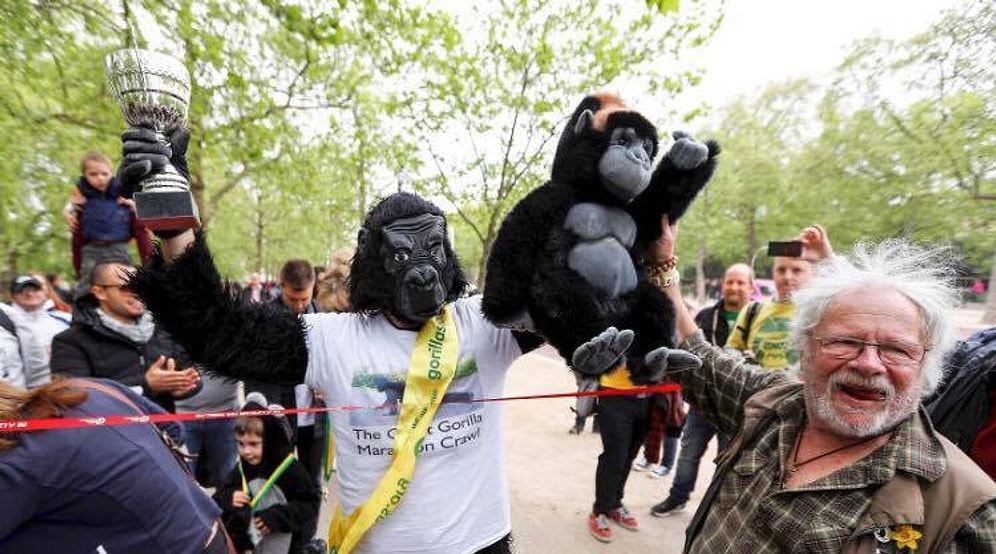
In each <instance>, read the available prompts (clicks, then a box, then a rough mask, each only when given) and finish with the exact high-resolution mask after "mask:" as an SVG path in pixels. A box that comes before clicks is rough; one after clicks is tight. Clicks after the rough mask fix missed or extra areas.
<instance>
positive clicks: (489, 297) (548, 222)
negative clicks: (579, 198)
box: [481, 183, 573, 325]
mask: <svg viewBox="0 0 996 554" xmlns="http://www.w3.org/2000/svg"><path fill="white" fill-rule="evenodd" d="M572 198H573V195H572V193H571V191H570V189H568V188H567V187H561V186H556V185H555V184H553V183H547V184H546V185H544V186H542V187H540V188H538V189H536V190H534V191H532V192H531V193H529V195H527V196H526V197H525V198H523V199H522V201H520V202H519V203H518V204H516V205H515V207H514V208H512V211H511V212H509V214H508V216H506V217H505V220H504V221H503V222H502V225H501V229H499V231H498V236H497V237H496V238H495V241H494V244H492V246H491V252H490V253H489V255H488V265H487V277H486V281H485V285H484V299H483V300H482V303H481V308H482V311H483V312H484V316H485V317H487V318H488V320H490V321H491V322H492V323H494V324H496V325H502V324H504V323H508V322H509V321H511V320H513V319H514V318H515V317H517V316H518V315H519V314H520V313H522V312H524V311H526V309H527V306H528V305H529V287H530V286H531V285H532V282H533V274H534V273H535V272H536V260H537V258H540V257H543V256H546V255H547V254H546V253H545V247H546V244H545V243H546V241H547V239H548V237H549V235H550V229H551V228H552V227H553V226H554V225H558V224H559V225H563V222H564V218H565V217H566V214H567V210H568V209H569V208H570V204H571V200H572Z"/></svg>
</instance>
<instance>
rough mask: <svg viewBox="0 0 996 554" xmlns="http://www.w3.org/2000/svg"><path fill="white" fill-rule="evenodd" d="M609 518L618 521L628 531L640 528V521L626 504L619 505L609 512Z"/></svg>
mask: <svg viewBox="0 0 996 554" xmlns="http://www.w3.org/2000/svg"><path fill="white" fill-rule="evenodd" d="M609 519H611V520H612V521H614V522H616V523H618V524H619V526H620V527H622V528H623V529H626V530H627V531H637V530H639V528H640V522H639V521H637V520H636V516H634V515H633V514H631V513H629V510H627V509H626V506H619V507H618V508H616V509H615V510H612V511H611V512H609Z"/></svg>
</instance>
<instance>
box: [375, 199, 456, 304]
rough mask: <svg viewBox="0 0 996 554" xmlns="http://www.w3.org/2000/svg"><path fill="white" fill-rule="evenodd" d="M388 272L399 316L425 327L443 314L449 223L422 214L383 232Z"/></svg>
mask: <svg viewBox="0 0 996 554" xmlns="http://www.w3.org/2000/svg"><path fill="white" fill-rule="evenodd" d="M381 235H382V242H381V254H382V256H383V259H384V271H386V272H387V274H388V275H390V276H391V277H392V279H393V280H394V284H395V287H396V288H395V293H394V308H395V310H396V312H395V314H394V315H395V316H397V317H400V318H401V319H403V320H404V321H405V323H422V322H425V321H426V320H427V319H429V318H430V317H432V316H434V315H436V314H438V313H439V310H440V309H441V308H442V307H443V302H444V301H445V300H446V287H445V286H444V285H443V270H444V268H445V267H446V250H445V248H443V244H444V243H445V242H446V220H445V219H443V218H442V217H440V216H438V215H433V214H422V215H417V216H414V217H406V218H403V219H396V220H394V221H392V222H390V223H388V224H387V225H385V226H384V228H383V229H382V230H381Z"/></svg>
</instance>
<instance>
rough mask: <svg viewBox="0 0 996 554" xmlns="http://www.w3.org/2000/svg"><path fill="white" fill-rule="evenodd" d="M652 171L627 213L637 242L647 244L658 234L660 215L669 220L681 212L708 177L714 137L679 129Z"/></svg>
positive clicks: (716, 145) (717, 149) (714, 157)
mask: <svg viewBox="0 0 996 554" xmlns="http://www.w3.org/2000/svg"><path fill="white" fill-rule="evenodd" d="M674 139H675V142H674V144H673V145H672V146H671V149H670V150H669V151H668V153H667V154H666V155H665V156H664V158H663V159H662V160H661V161H660V163H659V164H658V165H657V169H655V170H654V174H653V177H652V178H651V180H650V186H648V187H647V190H646V191H645V192H644V193H643V194H641V195H640V196H639V197H637V198H636V199H635V200H634V201H633V204H632V206H630V208H629V212H630V213H631V214H632V215H633V219H634V220H635V221H636V224H637V243H638V244H640V245H641V246H642V245H649V243H651V242H652V241H654V240H657V238H658V237H660V234H661V227H660V218H661V216H662V215H666V216H668V218H669V220H670V221H671V222H672V223H676V222H677V221H678V219H679V218H680V217H681V216H683V215H684V214H685V211H686V210H687V209H688V207H689V206H691V204H692V201H693V200H695V196H696V195H698V193H699V191H701V190H702V189H703V188H705V186H706V184H708V182H709V180H710V179H712V174H713V172H715V171H716V164H717V163H718V159H717V156H719V153H720V150H721V149H720V147H719V143H717V142H716V141H714V140H708V141H706V142H704V143H703V142H699V141H697V140H695V139H694V138H692V137H691V136H689V135H688V134H686V133H683V132H680V131H678V132H675V133H674Z"/></svg>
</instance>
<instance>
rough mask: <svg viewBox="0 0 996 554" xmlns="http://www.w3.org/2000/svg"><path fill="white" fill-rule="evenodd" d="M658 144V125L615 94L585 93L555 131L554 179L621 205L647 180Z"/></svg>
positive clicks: (643, 187) (641, 189)
mask: <svg viewBox="0 0 996 554" xmlns="http://www.w3.org/2000/svg"><path fill="white" fill-rule="evenodd" d="M657 148H658V138H657V129H656V128H655V127H654V126H653V124H652V123H650V122H649V121H648V120H647V119H646V118H645V117H643V116H642V115H640V114H639V113H637V112H635V111H632V110H630V109H629V108H627V107H626V106H625V105H624V104H623V103H622V100H620V99H619V98H618V97H616V96H613V95H609V94H599V95H594V96H588V97H586V98H585V99H584V100H582V101H581V103H580V104H579V105H578V107H577V108H575V110H574V114H573V115H572V116H571V119H570V121H569V122H568V123H567V125H566V126H565V127H564V131H563V132H562V133H561V135H560V141H559V143H558V144H557V154H556V156H555V157H554V160H553V179H554V180H555V181H559V182H563V183H566V184H572V185H574V186H580V187H582V188H585V189H586V192H587V193H589V194H594V195H595V200H597V201H600V202H603V203H606V204H610V205H613V204H623V205H625V204H628V203H629V202H630V201H631V200H633V198H635V197H637V196H639V195H640V194H641V193H642V192H643V191H644V190H645V189H646V188H647V186H648V185H649V184H650V179H651V177H652V175H653V167H652V166H653V161H654V157H655V156H656V155H657ZM593 185H594V186H593Z"/></svg>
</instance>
